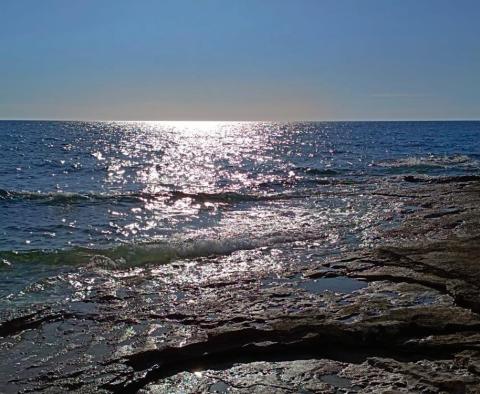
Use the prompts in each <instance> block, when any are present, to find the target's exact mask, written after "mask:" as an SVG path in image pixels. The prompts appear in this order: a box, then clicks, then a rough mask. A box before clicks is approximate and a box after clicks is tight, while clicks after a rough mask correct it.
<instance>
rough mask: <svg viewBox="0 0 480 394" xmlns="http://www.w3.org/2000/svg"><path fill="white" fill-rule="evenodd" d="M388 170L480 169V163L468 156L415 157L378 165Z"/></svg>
mask: <svg viewBox="0 0 480 394" xmlns="http://www.w3.org/2000/svg"><path fill="white" fill-rule="evenodd" d="M377 165H378V166H380V167H387V168H417V169H418V168H425V169H428V168H451V167H479V162H478V161H477V160H475V159H473V158H471V157H470V156H467V155H451V156H438V155H429V156H413V157H406V158H402V159H396V160H389V161H383V162H379V163H377Z"/></svg>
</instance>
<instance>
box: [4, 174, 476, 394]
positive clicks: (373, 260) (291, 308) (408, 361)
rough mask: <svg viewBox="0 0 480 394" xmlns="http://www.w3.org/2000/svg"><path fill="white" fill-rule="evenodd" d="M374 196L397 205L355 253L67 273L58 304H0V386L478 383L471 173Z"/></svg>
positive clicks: (133, 388) (186, 388)
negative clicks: (67, 286) (66, 289)
mask: <svg viewBox="0 0 480 394" xmlns="http://www.w3.org/2000/svg"><path fill="white" fill-rule="evenodd" d="M372 196H376V197H375V198H385V199H388V200H391V201H392V204H397V203H398V202H401V204H402V206H403V207H404V208H403V211H402V212H401V215H400V217H399V218H396V219H395V221H394V223H391V225H389V224H388V223H387V224H386V225H385V224H383V225H379V226H377V227H375V228H372V229H371V234H370V239H369V242H366V243H364V244H363V246H362V247H361V248H360V249H359V250H356V251H353V252H352V251H349V252H345V253H336V254H335V255H326V256H325V255H323V256H316V255H315V254H314V253H312V256H311V258H310V259H309V260H308V261H305V262H304V263H303V264H298V263H297V262H295V261H294V260H293V256H294V255H295V248H296V245H295V244H292V245H284V249H283V250H281V249H279V248H260V249H257V250H251V251H239V252H236V253H234V254H233V255H230V256H219V257H212V258H203V259H199V260H197V261H184V262H178V263H175V264H171V265H168V266H151V267H144V268H133V269H128V270H120V269H117V270H111V269H107V268H105V267H103V268H102V265H101V264H99V265H98V266H94V267H85V268H80V269H78V270H76V271H75V272H72V273H68V274H65V275H66V276H68V277H65V278H59V279H62V280H63V281H65V280H68V281H69V283H73V284H75V286H72V288H73V289H77V290H74V291H72V292H71V293H70V294H69V296H68V298H67V299H66V300H62V301H58V302H55V303H51V304H48V305H43V304H42V303H38V304H36V305H30V306H28V307H26V308H25V309H24V310H22V309H12V310H8V311H7V310H6V311H3V312H2V315H1V322H0V336H1V338H0V351H1V354H2V356H1V357H0V391H1V392H18V391H23V392H41V391H46V392H58V393H63V392H66V391H78V392H137V391H139V390H141V392H149V393H150V392H151V393H172V392H178V393H196V392H212V393H213V392H219V393H224V392H232V393H252V392H253V393H264V392H278V393H290V392H297V393H317V392H318V393H348V392H363V393H369V392H385V393H394V392H421V393H437V392H445V393H475V392H480V375H479V373H480V356H479V351H480V331H479V328H480V316H479V315H478V313H479V312H480V242H479V241H480V211H479V210H480V183H479V182H478V180H477V179H470V178H450V179H446V178H442V179H421V178H413V177H408V178H407V179H405V181H404V182H397V183H394V184H392V185H390V186H389V187H388V188H384V189H382V190H380V189H378V190H375V191H374V192H372ZM392 221H393V219H392ZM300 246H301V247H302V248H305V247H308V245H300ZM279 253H283V254H284V256H283V258H282V259H281V262H279V261H280V259H278V255H279ZM288 253H291V254H292V259H289V258H288ZM285 254H287V258H285ZM259 259H261V261H262V264H261V265H260V266H259V264H257V262H258V261H259ZM52 283H53V284H52ZM55 283H56V282H55V280H54V279H51V280H50V282H48V283H40V284H37V285H41V286H44V287H45V286H51V287H52V288H54V286H55ZM52 291H53V290H52Z"/></svg>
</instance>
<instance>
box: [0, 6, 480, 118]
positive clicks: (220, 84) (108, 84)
mask: <svg viewBox="0 0 480 394" xmlns="http://www.w3.org/2000/svg"><path fill="white" fill-rule="evenodd" d="M479 20H480V1H479V0H171V1H170V0H136V1H135V0H130V1H123V0H81V1H65V0H41V1H40V0H1V1H0V118H3V119H119V120H127V119H130V120H177V119H178V120H203V119H206V120H207V119H208V120H257V119H262V120H275V119H278V120H294V119H310V120H311V119H318V120H335V119H342V120H347V119H480V23H479Z"/></svg>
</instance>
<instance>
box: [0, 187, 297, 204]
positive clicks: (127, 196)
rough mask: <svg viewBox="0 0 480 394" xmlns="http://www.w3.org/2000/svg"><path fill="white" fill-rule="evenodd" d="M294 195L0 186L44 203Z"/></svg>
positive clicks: (3, 193)
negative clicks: (41, 189) (103, 191)
mask: <svg viewBox="0 0 480 394" xmlns="http://www.w3.org/2000/svg"><path fill="white" fill-rule="evenodd" d="M292 197H293V198H296V197H297V196H296V195H294V194H293V193H272V194H261V193H259V194H248V193H238V192H223V193H204V192H200V193H188V192H182V191H172V192H163V193H145V192H132V193H117V194H101V193H69V192H49V193H43V192H18V191H11V190H4V189H0V201H1V200H3V201H38V202H40V203H45V204H52V205H55V204H75V203H85V202H102V201H109V202H113V203H115V202H145V201H149V200H156V199H165V200H170V201H175V200H180V199H186V198H189V199H191V200H194V201H196V202H217V203H225V204H228V203H234V202H242V201H267V200H280V199H289V198H292Z"/></svg>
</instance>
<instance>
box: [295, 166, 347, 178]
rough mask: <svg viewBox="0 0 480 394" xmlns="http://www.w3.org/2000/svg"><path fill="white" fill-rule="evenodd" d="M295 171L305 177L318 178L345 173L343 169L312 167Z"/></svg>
mask: <svg viewBox="0 0 480 394" xmlns="http://www.w3.org/2000/svg"><path fill="white" fill-rule="evenodd" d="M296 169H297V170H299V171H301V172H303V173H305V174H307V175H319V176H338V175H342V174H343V173H345V170H343V169H330V168H314V167H297V168H296Z"/></svg>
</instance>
